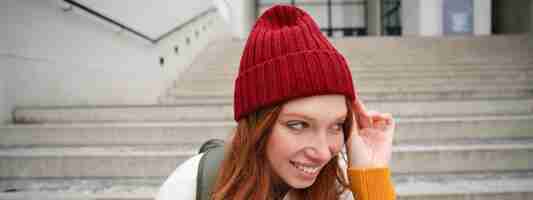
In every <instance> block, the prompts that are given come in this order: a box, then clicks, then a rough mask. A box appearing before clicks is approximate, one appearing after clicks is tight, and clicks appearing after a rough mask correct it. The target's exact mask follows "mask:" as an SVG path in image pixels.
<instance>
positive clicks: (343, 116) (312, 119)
mask: <svg viewBox="0 0 533 200" xmlns="http://www.w3.org/2000/svg"><path fill="white" fill-rule="evenodd" d="M281 115H282V116H287V115H288V116H295V117H301V118H304V119H306V120H309V121H317V120H316V119H314V118H312V117H309V116H307V115H304V114H299V113H282V114H281ZM344 120H346V115H345V114H344V115H342V116H340V117H337V118H336V119H335V121H344Z"/></svg>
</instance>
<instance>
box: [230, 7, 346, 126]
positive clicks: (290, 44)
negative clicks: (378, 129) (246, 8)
mask: <svg viewBox="0 0 533 200" xmlns="http://www.w3.org/2000/svg"><path fill="white" fill-rule="evenodd" d="M234 85H235V94H234V101H233V104H234V105H233V109H234V118H235V120H236V121H239V120H240V119H241V118H243V117H245V116H246V115H248V114H249V113H251V112H254V111H257V110H259V109H261V108H263V107H266V106H270V105H274V104H277V103H280V102H283V101H287V100H291V99H295V98H299V97H307V96H315V95H324V94H342V95H345V96H346V97H348V98H349V99H351V100H355V98H356V95H355V91H354V86H353V82H352V75H351V73H350V70H349V69H348V65H347V62H346V59H345V58H344V56H342V55H341V54H340V53H339V52H338V51H337V50H336V49H335V48H334V47H333V45H331V43H330V42H329V41H328V40H327V38H326V37H324V35H323V34H322V33H321V32H320V30H319V28H318V26H317V25H316V23H315V22H314V20H313V19H312V18H311V16H309V15H308V14H307V13H306V12H305V11H303V10H301V9H299V8H296V7H294V6H289V5H276V6H273V7H271V8H270V9H268V10H266V11H265V12H264V13H263V14H262V15H261V16H260V17H259V19H258V20H257V22H256V24H255V25H254V27H253V29H252V31H251V33H250V35H249V37H248V39H247V41H246V45H245V47H244V51H243V53H242V57H241V62H240V66H239V74H238V76H237V78H236V80H235V83H234Z"/></svg>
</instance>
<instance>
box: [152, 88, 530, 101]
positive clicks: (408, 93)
mask: <svg viewBox="0 0 533 200" xmlns="http://www.w3.org/2000/svg"><path fill="white" fill-rule="evenodd" d="M210 90H211V89H210ZM358 93H359V97H360V98H361V99H363V100H364V101H429V100H435V101H438V100H440V101H443V100H475V99H486V100H487V99H520V98H531V97H533V86H528V85H516V84H515V85H509V86H508V85H500V86H490V85H485V86H478V87H466V86H465V87H460V88H452V87H442V88H435V87H433V88H431V87H430V88H421V87H419V88H414V87H411V88H398V87H396V88H395V87H382V88H379V89H377V88H376V89H375V90H371V89H369V88H358ZM196 102H202V103H205V104H213V103H214V104H220V103H233V91H225V90H219V91H216V92H213V91H209V90H199V89H197V90H184V89H169V91H168V92H167V95H166V96H161V97H160V98H159V103H161V104H184V103H196Z"/></svg>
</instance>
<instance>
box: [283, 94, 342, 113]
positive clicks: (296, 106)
mask: <svg viewBox="0 0 533 200" xmlns="http://www.w3.org/2000/svg"><path fill="white" fill-rule="evenodd" d="M347 111H348V110H347V108H346V99H345V97H344V96H343V95H320V96H311V97H304V98H299V99H295V100H291V101H289V102H287V103H286V104H285V105H283V107H282V109H281V115H284V114H298V115H305V116H307V117H312V118H321V119H328V118H338V117H342V116H344V115H346V112H347Z"/></svg>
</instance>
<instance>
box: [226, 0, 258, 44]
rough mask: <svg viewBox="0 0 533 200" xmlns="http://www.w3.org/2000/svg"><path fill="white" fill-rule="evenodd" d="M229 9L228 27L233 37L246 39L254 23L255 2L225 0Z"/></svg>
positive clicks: (249, 0)
mask: <svg viewBox="0 0 533 200" xmlns="http://www.w3.org/2000/svg"><path fill="white" fill-rule="evenodd" d="M226 2H227V3H228V4H229V8H230V20H231V22H230V26H231V27H232V33H233V36H235V37H237V38H241V39H244V38H247V37H248V34H249V33H250V31H251V30H252V27H253V25H254V23H255V19H256V13H255V1H251V0H226Z"/></svg>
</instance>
